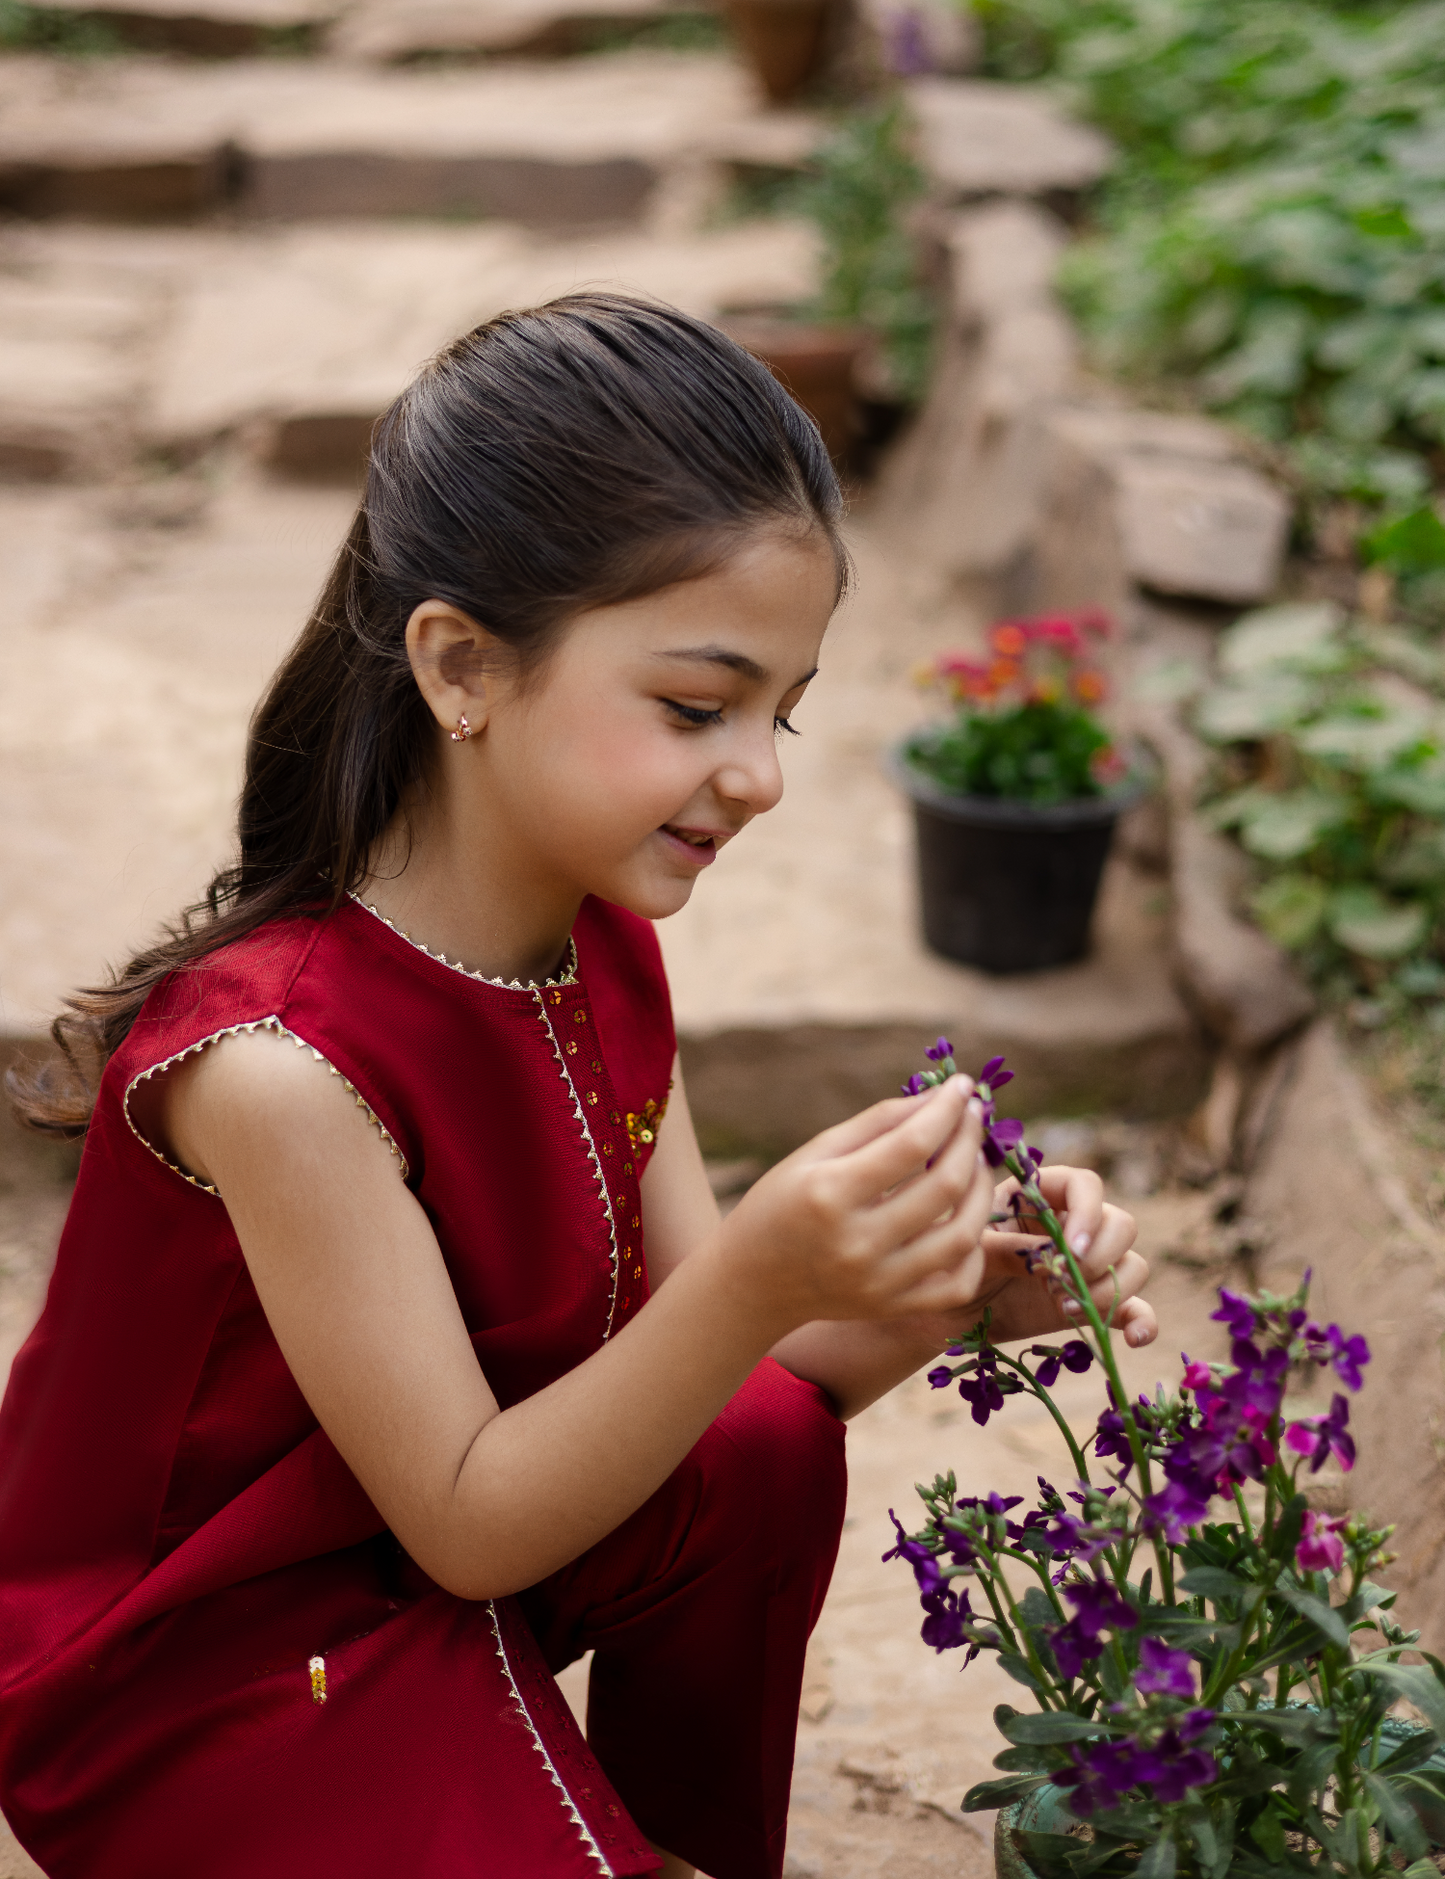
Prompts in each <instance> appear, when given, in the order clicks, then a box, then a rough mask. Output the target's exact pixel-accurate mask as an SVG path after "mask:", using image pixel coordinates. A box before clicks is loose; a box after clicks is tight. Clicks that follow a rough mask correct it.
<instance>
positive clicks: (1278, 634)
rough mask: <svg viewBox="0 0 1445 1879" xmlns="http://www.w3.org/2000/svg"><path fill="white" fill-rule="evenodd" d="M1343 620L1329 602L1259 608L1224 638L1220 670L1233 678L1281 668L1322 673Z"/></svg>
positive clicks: (1338, 611) (1221, 637)
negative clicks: (1323, 660)
mask: <svg viewBox="0 0 1445 1879" xmlns="http://www.w3.org/2000/svg"><path fill="white" fill-rule="evenodd" d="M1343 620H1344V615H1343V614H1342V613H1341V612H1340V609H1339V608H1338V607H1337V606H1335V604H1334V602H1333V601H1328V600H1322V601H1307V602H1304V603H1302V604H1287V605H1284V606H1279V607H1259V608H1256V609H1255V611H1254V612H1252V613H1246V614H1245V615H1243V617H1242V618H1240V619H1238V620H1236V621H1235V623H1234V625H1233V626H1232V627H1230V628H1229V630H1228V631H1227V632H1225V633H1222V634H1221V635H1220V639H1219V668H1220V670H1221V671H1222V672H1228V673H1230V674H1231V675H1232V676H1243V675H1245V674H1247V673H1253V672H1259V671H1261V670H1265V669H1267V668H1269V667H1272V666H1281V665H1283V666H1291V667H1299V666H1303V667H1304V668H1305V669H1307V670H1310V671H1314V670H1318V668H1319V657H1320V654H1321V652H1322V650H1323V649H1325V648H1327V647H1328V646H1329V645H1330V642H1331V641H1332V640H1333V639H1334V638H1335V636H1336V634H1337V633H1338V632H1339V629H1340V626H1341V625H1342V623H1343Z"/></svg>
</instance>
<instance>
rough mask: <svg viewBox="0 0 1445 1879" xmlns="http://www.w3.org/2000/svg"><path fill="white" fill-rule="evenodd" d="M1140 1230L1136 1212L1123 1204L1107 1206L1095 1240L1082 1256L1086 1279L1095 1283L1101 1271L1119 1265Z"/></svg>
mask: <svg viewBox="0 0 1445 1879" xmlns="http://www.w3.org/2000/svg"><path fill="white" fill-rule="evenodd" d="M1138 1233H1139V1223H1138V1222H1137V1221H1136V1220H1135V1218H1134V1216H1133V1214H1127V1213H1125V1212H1124V1210H1123V1208H1122V1207H1113V1206H1105V1208H1104V1217H1103V1220H1102V1221H1101V1223H1100V1225H1099V1229H1098V1231H1097V1232H1096V1233H1095V1235H1094V1238H1093V1243H1092V1244H1091V1245H1090V1247H1089V1249H1088V1251H1087V1252H1086V1253H1085V1254H1084V1255H1083V1257H1082V1258H1080V1259H1079V1270H1080V1272H1082V1273H1083V1275H1084V1279H1085V1281H1086V1282H1087V1283H1088V1284H1092V1283H1093V1282H1094V1280H1095V1279H1096V1278H1097V1277H1098V1276H1099V1274H1100V1273H1103V1272H1107V1271H1108V1269H1109V1267H1110V1266H1117V1265H1118V1264H1119V1262H1120V1261H1121V1260H1122V1259H1123V1257H1124V1255H1125V1254H1126V1253H1127V1252H1129V1251H1130V1249H1131V1248H1132V1247H1133V1244H1134V1241H1135V1239H1136V1238H1137V1237H1138Z"/></svg>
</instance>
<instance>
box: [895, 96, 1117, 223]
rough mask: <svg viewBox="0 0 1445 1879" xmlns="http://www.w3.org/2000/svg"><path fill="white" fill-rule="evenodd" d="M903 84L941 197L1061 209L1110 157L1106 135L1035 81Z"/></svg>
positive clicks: (1070, 203) (1101, 170)
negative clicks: (1012, 200) (1034, 201)
mask: <svg viewBox="0 0 1445 1879" xmlns="http://www.w3.org/2000/svg"><path fill="white" fill-rule="evenodd" d="M907 89H908V101H909V105H910V106H911V108H912V110H913V113H914V116H915V118H916V119H917V121H918V126H919V146H920V148H919V155H920V158H921V160H922V162H923V165H924V167H925V169H927V171H928V172H929V175H930V177H931V179H932V181H933V185H934V190H935V193H936V195H937V196H938V197H940V198H941V199H942V200H943V201H946V202H949V203H966V202H978V201H980V200H983V199H986V198H989V197H993V196H1026V197H1035V198H1040V199H1042V200H1045V201H1047V202H1049V203H1050V204H1052V205H1053V206H1055V207H1058V208H1064V209H1067V208H1070V207H1072V206H1073V205H1074V204H1075V203H1076V202H1077V200H1078V198H1079V196H1080V195H1081V194H1082V193H1083V192H1084V191H1085V190H1087V189H1088V188H1089V187H1090V186H1091V185H1092V184H1094V183H1096V182H1098V180H1099V178H1100V177H1101V176H1102V175H1103V174H1104V172H1105V171H1106V170H1107V169H1108V167H1109V164H1110V162H1111V160H1112V154H1113V153H1112V149H1111V146H1110V144H1109V141H1108V139H1107V138H1106V137H1104V136H1102V135H1101V134H1100V133H1099V132H1098V131H1096V130H1094V129H1092V128H1091V127H1090V126H1089V125H1087V124H1077V123H1075V122H1073V120H1072V119H1070V118H1068V117H1066V116H1065V114H1064V112H1063V111H1062V110H1061V109H1060V108H1059V105H1058V104H1057V102H1056V101H1055V100H1054V99H1053V98H1052V97H1051V96H1050V95H1049V93H1048V92H1046V91H1044V90H1043V89H1042V88H1040V87H1037V86H1033V85H1006V84H1000V83H997V82H995V81H992V80H989V79H980V78H919V79H915V80H913V82H912V83H911V84H910V85H909V86H908V88H907Z"/></svg>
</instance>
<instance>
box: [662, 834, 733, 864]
mask: <svg viewBox="0 0 1445 1879" xmlns="http://www.w3.org/2000/svg"><path fill="white" fill-rule="evenodd" d="M657 832H658V834H659V835H660V836H661V837H662V838H663V840H664V841H665V842H666V843H667V845H668V847H669V848H670V849H671V850H672V851H673V853H674V854H675V855H677V856H678V857H679V858H680V859H686V860H687V861H689V862H690V863H691V864H692V866H693V867H695V868H705V867H707V866H708V865H709V864H710V863H711V862H713V861H715V860H716V859H717V851H718V848H719V845H720V844H719V840H718V837H717V835H716V834H714V833H713V832H712V831H711V830H709V829H686V828H675V827H672V826H670V825H664V826H663V827H662V828H660V829H659V830H658V831H657ZM722 839H723V840H724V841H725V840H726V839H727V838H726V836H724V837H723V838H722Z"/></svg>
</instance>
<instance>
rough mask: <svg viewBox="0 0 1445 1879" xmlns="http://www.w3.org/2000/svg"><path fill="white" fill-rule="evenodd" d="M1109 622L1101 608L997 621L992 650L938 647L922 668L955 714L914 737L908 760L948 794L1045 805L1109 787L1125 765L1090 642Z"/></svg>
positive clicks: (992, 631) (991, 631)
mask: <svg viewBox="0 0 1445 1879" xmlns="http://www.w3.org/2000/svg"><path fill="white" fill-rule="evenodd" d="M1108 630H1109V623H1108V619H1107V617H1106V616H1105V615H1104V614H1102V613H1099V612H1097V611H1094V610H1091V611H1089V612H1086V613H1080V614H1055V615H1050V616H1048V617H1047V618H1041V619H1037V620H1000V621H998V622H997V623H996V624H995V625H994V626H993V627H991V628H990V629H989V636H988V648H989V656H988V657H987V658H974V657H971V656H969V655H967V654H963V653H942V654H940V655H939V657H938V658H937V659H935V660H933V661H931V662H930V663H929V664H928V665H926V666H924V667H923V668H922V669H921V670H920V671H919V673H918V674H917V677H918V680H919V682H920V683H921V684H923V685H925V686H929V687H934V688H938V689H941V690H942V691H943V692H944V694H945V696H946V697H947V698H948V699H949V700H950V702H951V703H952V704H953V705H955V706H956V707H957V709H956V713H955V715H954V716H953V717H952V718H951V719H950V720H948V721H947V722H946V723H944V724H941V725H938V726H934V727H931V728H930V729H928V730H925V731H920V732H919V733H918V734H917V735H916V736H915V737H914V738H912V739H911V740H910V742H909V743H908V744H907V745H906V746H905V755H906V756H907V758H908V761H909V763H910V764H912V766H913V767H914V769H916V770H918V771H919V772H920V773H921V774H922V775H924V776H926V777H928V778H929V779H930V780H931V781H932V782H934V783H936V784H937V785H938V787H939V788H940V789H942V790H944V791H946V792H947V793H948V794H949V795H951V796H993V797H1006V798H1009V799H1011V800H1013V801H1016V802H1028V803H1034V804H1036V805H1038V806H1039V807H1041V808H1042V807H1047V806H1049V805H1052V804H1054V803H1062V802H1076V801H1078V800H1079V799H1081V798H1083V797H1088V796H1098V795H1102V794H1103V792H1104V791H1105V790H1106V789H1107V788H1108V787H1109V786H1110V785H1111V784H1113V783H1117V782H1118V781H1119V780H1120V778H1121V777H1122V775H1123V771H1124V765H1123V763H1122V761H1121V760H1120V758H1119V756H1118V754H1117V753H1116V751H1115V750H1114V746H1113V743H1112V742H1111V740H1110V737H1109V733H1108V732H1107V731H1106V730H1105V729H1104V727H1103V725H1102V724H1101V723H1100V722H1099V720H1098V719H1097V718H1096V717H1095V715H1094V712H1093V710H1092V707H1093V706H1094V705H1097V704H1098V703H1100V702H1101V700H1102V699H1103V697H1104V695H1105V689H1106V688H1105V681H1104V677H1103V674H1102V673H1101V672H1100V671H1099V670H1098V669H1097V667H1096V665H1095V663H1094V659H1093V650H1094V648H1093V645H1092V642H1093V641H1095V640H1098V639H1102V638H1103V637H1104V636H1105V635H1106V634H1107V632H1108Z"/></svg>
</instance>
